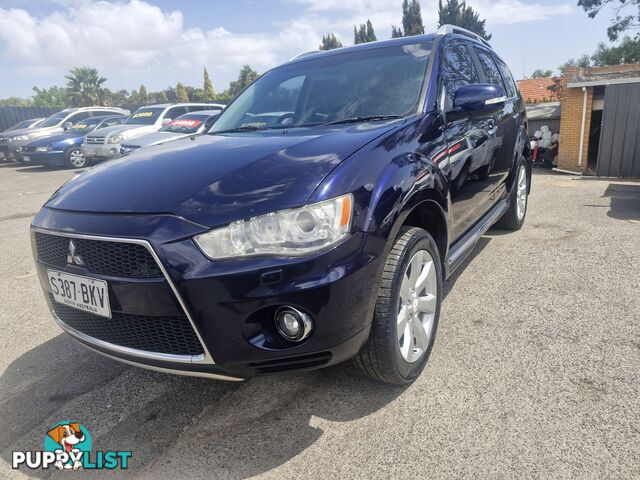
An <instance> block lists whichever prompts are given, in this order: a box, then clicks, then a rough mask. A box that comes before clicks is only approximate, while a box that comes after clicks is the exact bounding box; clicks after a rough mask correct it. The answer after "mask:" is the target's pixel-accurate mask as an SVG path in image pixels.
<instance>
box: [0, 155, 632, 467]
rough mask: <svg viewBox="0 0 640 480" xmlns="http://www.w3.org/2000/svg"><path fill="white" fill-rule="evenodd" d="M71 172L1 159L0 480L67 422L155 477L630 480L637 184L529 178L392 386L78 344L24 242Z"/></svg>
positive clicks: (344, 375)
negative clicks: (199, 372)
mask: <svg viewBox="0 0 640 480" xmlns="http://www.w3.org/2000/svg"><path fill="white" fill-rule="evenodd" d="M74 174H75V173H74V172H73V171H65V170H59V171H55V170H47V169H44V168H40V167H24V166H20V165H17V164H0V186H1V189H0V191H2V194H3V197H2V205H3V209H2V211H1V212H0V240H1V244H2V246H3V248H2V251H1V252H0V265H2V270H1V271H2V274H3V275H2V276H1V277H0V322H1V323H0V326H1V327H2V335H1V336H0V348H1V353H0V372H1V373H0V407H1V408H0V426H1V427H2V428H1V429H0V432H1V433H0V458H1V462H0V463H2V465H0V469H1V470H0V477H2V478H4V477H5V476H7V475H9V476H11V475H13V476H16V477H18V476H23V475H28V474H29V473H31V472H28V471H24V470H21V471H19V472H11V471H10V469H9V464H10V459H11V452H12V450H38V449H40V448H41V446H42V441H43V437H44V435H45V433H46V429H47V428H48V427H49V426H50V425H52V424H54V423H56V422H57V421H59V420H63V419H70V420H78V421H80V422H81V423H83V424H84V425H85V426H86V427H87V428H88V429H89V430H90V432H91V434H92V437H93V443H94V448H95V449H103V450H132V451H133V452H134V454H133V458H132V461H131V467H130V470H129V472H128V473H129V474H131V475H132V476H136V475H137V476H139V477H141V478H149V479H157V478H170V477H175V478H243V477H248V476H253V475H259V476H262V477H264V478H295V477H299V476H306V477H313V478H326V477H347V478H349V477H362V478H388V477H395V478H406V477H408V476H409V475H414V476H420V477H429V478H448V477H452V476H458V477H459V476H473V477H485V478H487V477H493V478H496V477H498V478H500V477H515V476H519V477H523V476H541V477H553V478H559V477H565V478H568V477H577V476H579V477H587V478H600V477H603V476H605V475H606V476H610V477H627V478H628V477H633V476H637V475H639V474H640V392H639V390H640V322H639V321H638V320H640V301H639V300H638V296H639V294H638V292H639V291H640V272H639V269H638V250H640V246H639V244H640V240H639V238H640V183H633V182H617V181H611V180H588V179H577V178H574V177H564V176H558V175H551V174H545V173H537V174H536V175H535V177H534V186H533V192H532V195H531V204H530V211H529V216H528V219H527V222H526V223H525V226H524V227H523V229H522V230H521V231H519V232H516V233H508V234H506V233H503V232H495V231H490V232H489V235H487V236H485V237H484V238H483V239H482V241H481V243H480V245H478V247H477V249H476V250H475V252H474V255H472V257H474V258H473V261H470V262H467V263H466V267H465V268H464V269H463V270H462V271H460V272H458V274H457V275H455V276H454V278H453V279H452V280H451V281H450V282H449V283H448V285H447V293H448V295H447V297H446V299H445V300H444V303H443V311H442V318H441V325H440V330H439V332H438V339H437V341H436V345H435V348H434V351H433V353H432V356H431V360H430V362H429V364H428V365H427V367H426V369H425V371H424V373H423V374H422V376H421V377H420V378H419V379H418V380H417V381H416V383H415V384H413V385H412V386H410V387H408V388H397V387H396V388H394V387H389V386H386V385H382V384H377V383H375V382H373V381H370V380H367V379H365V378H364V377H362V376H361V375H360V374H359V373H358V371H356V370H355V369H354V368H353V367H351V366H350V365H341V366H337V367H333V368H330V369H327V370H322V371H316V372H311V373H306V374H290V375H283V376H272V377H263V378H258V379H252V380H249V381H247V382H244V383H222V382H215V381H210V380H203V379H194V378H184V377H174V376H169V375H165V374H160V373H154V372H149V371H144V370H141V369H138V368H134V367H129V366H126V365H123V364H120V363H117V362H114V361H111V360H109V359H107V358H104V357H101V356H99V355H97V354H94V353H92V352H90V351H88V350H87V349H85V348H84V347H82V346H80V345H78V344H77V343H76V342H75V341H73V340H72V339H71V338H70V337H68V336H67V335H64V334H62V333H61V331H60V330H59V328H58V327H57V326H56V325H55V324H54V322H53V319H52V318H51V316H50V314H49V312H48V311H47V308H46V305H45V301H44V298H43V296H42V292H41V290H40V287H39V285H38V279H37V277H36V275H35V270H34V266H33V260H32V258H31V251H30V246H29V241H28V226H29V222H30V220H31V218H32V216H33V215H34V214H35V212H36V211H37V210H38V209H39V208H40V205H41V204H42V203H43V202H44V201H45V200H46V199H47V197H48V196H49V195H50V194H51V193H52V192H53V191H54V190H55V188H56V187H57V186H59V185H60V184H61V183H63V182H64V181H66V180H67V179H68V178H71V177H72V176H73V175H74ZM114 194H116V195H117V192H114ZM453 283H455V288H452V286H453ZM32 475H33V476H42V472H35V471H34V472H33V473H32ZM91 475H92V477H94V476H96V475H95V474H94V472H92V474H91ZM102 475H103V476H107V475H109V473H108V472H103V473H102ZM73 476H74V477H75V475H73ZM97 476H100V475H97Z"/></svg>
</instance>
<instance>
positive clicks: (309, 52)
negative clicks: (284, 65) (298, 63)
mask: <svg viewBox="0 0 640 480" xmlns="http://www.w3.org/2000/svg"><path fill="white" fill-rule="evenodd" d="M321 51H322V50H309V51H308V52H302V53H300V54H298V55H296V56H295V57H291V58H290V59H289V61H290V62H293V61H294V60H297V59H299V58H302V57H306V56H307V55H313V54H314V53H320V52H321Z"/></svg>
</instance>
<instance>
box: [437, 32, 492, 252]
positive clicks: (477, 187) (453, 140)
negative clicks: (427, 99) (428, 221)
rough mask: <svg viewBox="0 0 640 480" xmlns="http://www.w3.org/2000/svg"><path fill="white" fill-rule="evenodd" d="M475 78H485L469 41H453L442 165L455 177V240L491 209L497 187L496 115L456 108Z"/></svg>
mask: <svg viewBox="0 0 640 480" xmlns="http://www.w3.org/2000/svg"><path fill="white" fill-rule="evenodd" d="M473 83H482V77H481V75H480V73H479V69H478V67H477V64H476V61H475V59H474V57H473V55H472V53H471V50H470V46H469V42H466V41H462V40H453V41H449V42H448V43H447V44H446V45H445V46H444V50H443V55H442V63H441V70H440V97H441V100H440V103H441V104H442V107H441V108H442V109H443V112H444V115H445V118H446V127H445V137H446V140H447V156H446V158H445V159H444V160H442V161H440V162H439V166H440V168H441V169H442V172H443V174H444V175H445V176H446V178H447V180H448V182H449V191H450V193H451V219H452V227H453V237H454V238H453V239H452V240H453V241H455V240H456V239H458V238H459V237H461V236H462V235H463V234H464V233H465V232H466V231H467V230H468V229H469V228H470V227H472V226H473V224H474V223H476V221H477V220H478V219H480V218H481V217H482V215H483V214H484V213H485V212H486V211H488V210H489V208H490V206H491V200H490V196H491V194H492V191H493V186H492V179H489V174H488V172H489V171H490V169H491V168H492V164H493V162H494V156H495V140H496V122H495V119H494V116H493V115H491V114H474V115H467V114H458V113H455V112H454V111H453V99H454V95H455V92H456V91H457V90H458V89H459V88H460V87H462V86H464V85H469V84H473Z"/></svg>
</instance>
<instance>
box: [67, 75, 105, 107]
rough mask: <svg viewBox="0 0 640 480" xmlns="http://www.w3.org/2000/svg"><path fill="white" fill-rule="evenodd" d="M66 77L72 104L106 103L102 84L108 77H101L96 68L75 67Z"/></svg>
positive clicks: (86, 105) (81, 105) (79, 105)
mask: <svg viewBox="0 0 640 480" xmlns="http://www.w3.org/2000/svg"><path fill="white" fill-rule="evenodd" d="M65 78H66V80H67V90H68V92H69V98H70V101H71V105H73V106H74V107H89V106H92V105H103V104H104V103H105V99H106V98H105V93H104V88H103V86H102V85H103V84H104V82H106V81H107V79H106V78H104V77H101V76H100V75H99V74H98V70H96V69H95V68H91V67H75V68H72V69H71V70H70V71H69V74H68V75H66V76H65Z"/></svg>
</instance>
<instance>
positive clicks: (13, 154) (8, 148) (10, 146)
mask: <svg viewBox="0 0 640 480" xmlns="http://www.w3.org/2000/svg"><path fill="white" fill-rule="evenodd" d="M25 143H26V142H3V143H0V154H2V155H3V156H4V157H5V158H15V159H16V160H20V159H22V153H21V152H20V150H21V149H22V146H23V145H24V144H25Z"/></svg>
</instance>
